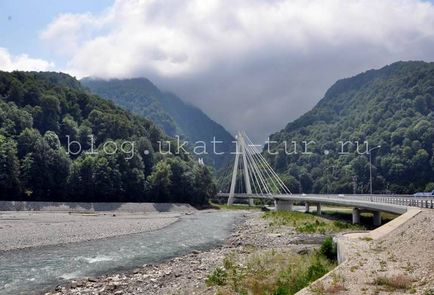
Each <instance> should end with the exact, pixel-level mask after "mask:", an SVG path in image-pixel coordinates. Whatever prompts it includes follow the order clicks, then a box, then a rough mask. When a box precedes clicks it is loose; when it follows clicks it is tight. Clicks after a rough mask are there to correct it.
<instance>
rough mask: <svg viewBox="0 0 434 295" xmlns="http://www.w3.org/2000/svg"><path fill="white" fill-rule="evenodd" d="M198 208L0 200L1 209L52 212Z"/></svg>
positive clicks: (192, 209) (166, 205)
mask: <svg viewBox="0 0 434 295" xmlns="http://www.w3.org/2000/svg"><path fill="white" fill-rule="evenodd" d="M195 210H196V209H195V208H194V207H192V206H191V205H189V204H181V203H79V202H19V201H0V211H52V212H98V211H108V212H130V213H145V212H192V211H195Z"/></svg>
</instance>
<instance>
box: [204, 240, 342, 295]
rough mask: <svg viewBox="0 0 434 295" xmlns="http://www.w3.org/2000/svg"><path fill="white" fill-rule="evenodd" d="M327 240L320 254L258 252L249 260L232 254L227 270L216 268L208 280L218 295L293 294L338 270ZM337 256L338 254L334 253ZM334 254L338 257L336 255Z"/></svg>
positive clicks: (229, 256) (227, 261)
mask: <svg viewBox="0 0 434 295" xmlns="http://www.w3.org/2000/svg"><path fill="white" fill-rule="evenodd" d="M330 242H331V239H330V240H327V242H325V243H324V244H323V246H322V247H321V249H320V250H319V251H316V252H314V253H311V254H308V255H297V254H293V253H288V252H287V251H283V252H282V251H275V250H269V251H264V252H260V253H255V254H252V255H251V256H249V257H248V258H247V259H246V260H245V261H242V257H240V256H237V255H235V254H231V255H228V256H227V257H226V258H225V259H224V262H223V267H219V268H216V269H215V270H214V271H213V272H212V273H211V274H210V275H209V276H208V279H207V281H206V282H207V285H208V286H216V287H217V294H221V295H223V294H253V295H256V294H258V295H259V294H261V295H262V294H269V295H292V294H295V293H296V292H298V291H299V290H301V289H303V288H304V287H306V286H308V285H309V284H310V283H311V282H313V281H315V280H317V279H318V278H320V277H322V276H323V275H324V274H326V273H328V272H329V271H330V270H331V269H333V268H334V267H335V262H334V261H333V260H331V259H329V258H327V257H330V258H332V259H335V257H336V256H335V255H336V254H335V252H333V251H334V250H333V249H335V247H334V246H333V245H330ZM333 253H334V254H333ZM333 255H334V256H333Z"/></svg>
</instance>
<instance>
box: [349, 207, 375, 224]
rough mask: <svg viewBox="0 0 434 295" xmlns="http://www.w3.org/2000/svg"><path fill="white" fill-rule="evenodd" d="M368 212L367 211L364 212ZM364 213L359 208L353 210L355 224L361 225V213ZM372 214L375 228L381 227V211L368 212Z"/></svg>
mask: <svg viewBox="0 0 434 295" xmlns="http://www.w3.org/2000/svg"><path fill="white" fill-rule="evenodd" d="M364 211H365V212H366V210H364ZM361 212H362V211H361V210H360V209H359V208H353V224H358V223H360V213H361ZM367 212H372V218H373V222H372V223H373V224H374V226H380V225H381V212H380V211H367Z"/></svg>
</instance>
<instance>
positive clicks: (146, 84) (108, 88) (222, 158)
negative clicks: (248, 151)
mask: <svg viewBox="0 0 434 295" xmlns="http://www.w3.org/2000/svg"><path fill="white" fill-rule="evenodd" d="M82 83H83V84H84V85H85V86H86V87H88V88H89V89H90V90H91V91H93V92H94V93H96V94H98V95H100V96H102V97H104V98H106V99H109V100H111V101H113V102H114V103H116V104H117V105H119V106H122V107H125V108H127V109H128V110H130V111H132V112H133V113H136V114H139V115H142V116H145V117H146V118H149V119H150V120H152V121H153V122H155V123H156V124H157V125H158V126H160V127H161V128H162V129H163V130H164V131H165V132H166V133H167V134H168V135H170V136H175V135H179V136H180V137H181V138H184V139H185V140H186V141H189V142H190V144H191V145H193V143H194V142H197V141H204V142H206V143H207V151H208V155H201V156H200V157H203V158H204V160H205V162H206V163H207V164H211V165H213V166H215V167H216V169H220V168H222V167H224V166H225V165H226V164H227V163H228V161H230V159H231V156H230V152H231V151H232V148H233V144H232V141H233V137H232V135H230V134H229V133H228V132H227V131H226V130H225V129H224V128H223V127H222V126H221V125H219V124H217V123H216V122H215V121H213V120H211V119H210V118H209V117H208V116H207V115H206V114H205V113H203V112H202V111H201V110H200V109H198V108H196V107H194V106H192V105H190V104H187V103H185V102H183V101H182V100H181V99H180V98H179V97H177V96H176V95H174V94H171V93H164V92H162V91H160V90H159V89H158V88H157V87H156V86H155V85H154V84H152V82H150V81H149V80H147V79H145V78H136V79H125V80H117V79H113V80H108V81H104V80H98V79H90V78H86V79H83V80H82ZM214 136H215V138H216V140H217V141H219V140H220V141H223V143H222V144H217V145H216V146H217V152H224V153H225V154H224V155H214V154H213V147H212V144H211V141H212V140H213V137H214Z"/></svg>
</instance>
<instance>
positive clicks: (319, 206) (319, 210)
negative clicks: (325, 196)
mask: <svg viewBox="0 0 434 295" xmlns="http://www.w3.org/2000/svg"><path fill="white" fill-rule="evenodd" d="M316 214H318V215H321V203H318V204H316Z"/></svg>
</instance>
